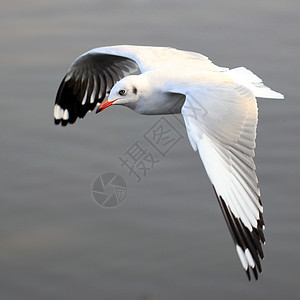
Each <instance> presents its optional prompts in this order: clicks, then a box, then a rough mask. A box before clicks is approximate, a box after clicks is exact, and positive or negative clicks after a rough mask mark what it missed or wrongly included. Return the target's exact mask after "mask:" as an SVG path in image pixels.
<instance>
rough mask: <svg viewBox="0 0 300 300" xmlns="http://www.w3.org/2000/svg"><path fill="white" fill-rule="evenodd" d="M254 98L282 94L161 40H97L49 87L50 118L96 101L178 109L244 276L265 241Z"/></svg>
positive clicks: (64, 117)
mask: <svg viewBox="0 0 300 300" xmlns="http://www.w3.org/2000/svg"><path fill="white" fill-rule="evenodd" d="M133 74H134V75H133ZM107 97H108V98H107ZM255 97H261V98H273V99H283V98H284V97H283V95H282V94H280V93H277V92H275V91H272V90H271V89H270V88H268V87H266V86H265V85H264V84H263V83H262V80H261V79H260V78H258V77H257V76H256V75H254V74H253V73H252V72H251V71H249V70H247V69H246V68H244V67H240V68H235V69H231V70H229V69H228V68H222V67H218V66H216V65H214V64H213V63H212V62H211V61H210V60H209V59H208V58H207V57H206V56H203V55H201V54H198V53H194V52H188V51H181V50H177V49H173V48H165V47H145V46H112V47H101V48H96V49H93V50H90V51H88V52H86V53H84V54H83V55H81V56H79V57H78V58H77V59H76V60H75V61H74V62H73V64H72V65H71V66H70V68H69V70H68V72H67V74H66V76H65V77H64V79H63V81H62V83H61V85H60V87H59V90H58V92H57V97H56V101H55V106H54V119H55V124H61V125H63V126H65V125H67V124H68V123H71V124H72V123H74V122H75V121H76V119H77V118H83V117H84V116H85V114H86V113H87V112H88V111H91V110H93V109H94V108H95V107H96V106H98V105H100V106H98V108H97V111H96V112H99V111H102V110H104V109H105V108H107V107H109V106H111V105H123V106H127V107H129V108H131V109H132V110H134V111H136V112H138V113H140V114H148V115H149V114H170V113H180V112H181V113H182V115H183V118H184V121H185V125H186V129H187V134H188V138H189V140H190V143H191V145H192V147H193V149H194V150H195V151H196V150H198V151H199V154H200V157H201V159H202V161H203V164H204V166H205V169H206V172H207V174H208V177H209V179H210V181H211V183H212V185H213V187H214V190H215V192H216V195H217V198H218V201H219V204H220V206H221V209H222V212H223V214H224V217H225V220H226V223H227V225H228V228H229V230H230V233H231V235H232V238H233V241H234V243H235V248H236V251H237V253H238V256H239V259H240V261H241V264H242V266H243V268H244V269H245V271H246V273H247V276H248V278H249V280H250V271H249V270H250V269H252V271H253V273H254V277H255V278H256V279H257V278H258V272H261V270H262V269H261V263H260V259H262V258H263V257H264V254H263V250H262V243H264V242H265V238H264V234H263V229H264V221H263V216H262V212H263V206H262V203H261V200H260V190H259V187H258V180H257V177H256V174H255V165H254V162H253V157H254V149H255V138H256V126H257V103H256V98H255ZM106 98H107V99H106ZM105 99H106V100H105ZM104 100H105V101H104ZM174 107H175V108H174Z"/></svg>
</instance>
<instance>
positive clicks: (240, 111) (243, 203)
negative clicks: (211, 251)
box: [177, 83, 264, 279]
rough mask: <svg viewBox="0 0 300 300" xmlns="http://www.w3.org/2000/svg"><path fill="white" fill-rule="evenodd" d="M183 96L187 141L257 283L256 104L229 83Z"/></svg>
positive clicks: (259, 240) (259, 221) (260, 253)
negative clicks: (203, 168)
mask: <svg viewBox="0 0 300 300" xmlns="http://www.w3.org/2000/svg"><path fill="white" fill-rule="evenodd" d="M177 92H178V91H177ZM181 92H182V91H181ZM183 94H185V95H186V101H185V104H184V106H183V108H182V114H183V117H184V121H185V124H186V128H187V132H188V136H189V139H190V141H191V144H192V145H193V148H194V149H198V151H199V154H200V156H201V159H202V161H203V164H204V166H205V169H206V171H207V174H208V176H209V178H210V180H211V182H212V184H213V187H214V190H215V193H216V196H217V198H218V200H219V204H220V207H221V209H222V212H223V215H224V217H225V220H226V223H227V225H228V228H229V230H230V233H231V236H232V238H233V241H234V243H235V245H236V250H237V253H238V256H239V258H240V261H241V263H242V266H243V268H244V269H245V271H246V273H247V276H248V278H249V279H250V272H249V270H250V269H252V272H253V274H254V278H256V279H257V277H258V272H261V270H262V269H261V263H260V258H263V250H262V245H261V243H263V242H264V235H263V227H264V222H263V217H262V210H263V208H262V205H261V201H260V191H259V188H258V180H257V177H256V174H255V164H254V161H253V157H254V155H255V153H254V149H255V138H256V126H257V103H256V99H255V97H254V96H253V94H252V93H251V92H250V91H249V90H248V89H247V88H244V87H242V86H240V85H238V84H233V83H232V84H229V83H227V84H225V83H223V84H220V83H218V84H211V85H209V86H206V87H205V88H204V87H201V86H200V87H196V88H192V89H189V92H188V93H183ZM195 145H196V146H195Z"/></svg>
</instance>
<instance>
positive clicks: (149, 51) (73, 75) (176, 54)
mask: <svg viewBox="0 0 300 300" xmlns="http://www.w3.org/2000/svg"><path fill="white" fill-rule="evenodd" d="M187 59H188V61H189V62H190V64H192V65H193V66H195V64H197V66H198V68H199V69H208V70H218V71H219V70H220V69H222V68H219V67H217V66H215V65H213V64H212V63H211V61H210V60H208V58H207V57H206V56H203V55H201V54H198V53H193V52H187V51H181V50H177V49H174V48H167V47H148V46H129V45H120V46H112V47H101V48H95V49H92V50H90V51H88V52H86V53H84V54H83V55H81V56H79V57H78V58H77V59H76V60H75V61H74V62H73V64H72V65H71V66H70V68H69V70H68V72H67V74H66V76H65V77H64V79H63V80H62V82H61V84H60V87H59V89H58V92H57V96H56V100H55V105H54V120H55V124H62V125H63V126H65V125H67V124H68V123H74V122H75V121H76V119H77V118H83V117H84V116H85V115H86V113H87V112H88V111H91V110H93V109H94V108H95V107H96V106H97V104H100V103H101V102H102V101H103V100H104V99H105V98H106V96H108V94H109V92H110V90H111V88H112V87H113V86H114V84H115V83H116V82H117V81H119V80H120V79H122V78H123V77H125V76H127V75H130V74H133V73H140V72H145V71H147V70H150V69H154V68H156V67H158V68H160V67H161V66H162V65H163V64H164V63H168V62H169V64H171V65H174V63H177V64H178V63H179V62H181V61H184V62H185V64H186V63H187Z"/></svg>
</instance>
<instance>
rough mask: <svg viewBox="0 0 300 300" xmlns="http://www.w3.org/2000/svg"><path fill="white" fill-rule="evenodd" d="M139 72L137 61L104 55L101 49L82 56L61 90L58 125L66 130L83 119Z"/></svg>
mask: <svg viewBox="0 0 300 300" xmlns="http://www.w3.org/2000/svg"><path fill="white" fill-rule="evenodd" d="M107 52H108V51H107ZM112 52H113V51H112ZM138 71H139V66H138V65H137V63H136V62H135V61H134V60H132V59H130V58H128V57H124V56H118V55H114V54H108V53H102V52H101V50H100V49H99V50H98V51H95V50H92V51H89V52H87V53H85V54H83V55H81V56H80V57H78V58H77V59H76V60H75V62H74V63H73V64H72V65H71V66H70V68H69V70H68V72H67V74H66V76H65V77H64V79H63V80H62V82H61V84H60V87H59V89H58V92H57V96H56V100H55V105H54V121H55V124H60V123H61V124H62V125H63V126H65V125H67V124H68V123H71V124H72V123H74V122H75V121H76V119H77V118H83V117H84V116H85V115H86V113H87V112H88V111H92V110H93V109H94V108H95V107H96V106H97V105H98V104H100V103H101V102H102V101H103V100H104V99H105V98H106V96H107V95H108V94H109V91H110V90H111V88H112V87H113V86H114V84H115V83H116V82H117V81H119V80H120V79H122V78H123V77H125V76H127V75H129V74H132V73H135V72H138Z"/></svg>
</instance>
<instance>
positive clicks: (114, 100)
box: [96, 75, 141, 113]
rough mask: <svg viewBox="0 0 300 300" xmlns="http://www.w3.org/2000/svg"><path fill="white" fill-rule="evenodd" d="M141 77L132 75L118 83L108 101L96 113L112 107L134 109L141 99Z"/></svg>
mask: <svg viewBox="0 0 300 300" xmlns="http://www.w3.org/2000/svg"><path fill="white" fill-rule="evenodd" d="M138 77H139V75H130V76H127V77H125V78H123V79H121V80H120V81H118V82H117V83H116V84H115V85H114V86H113V88H112V89H111V91H110V93H109V96H108V98H107V100H105V101H104V102H102V103H101V105H100V106H99V107H98V109H97V111H96V113H98V112H101V111H102V110H104V109H106V108H107V107H109V106H111V105H124V106H128V107H130V108H132V109H134V107H135V105H136V103H137V101H138V100H139V98H140V95H141V93H140V87H141V80H140V79H139V78H138Z"/></svg>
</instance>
